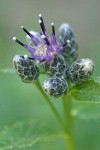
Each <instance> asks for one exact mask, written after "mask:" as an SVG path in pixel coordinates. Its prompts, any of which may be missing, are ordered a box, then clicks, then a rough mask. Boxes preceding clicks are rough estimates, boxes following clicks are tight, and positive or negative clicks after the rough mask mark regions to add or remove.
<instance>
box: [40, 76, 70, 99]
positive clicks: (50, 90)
mask: <svg viewBox="0 0 100 150" xmlns="http://www.w3.org/2000/svg"><path fill="white" fill-rule="evenodd" d="M43 88H44V91H45V92H46V93H47V94H48V95H50V96H54V97H59V96H63V95H65V94H67V93H68V90H69V88H68V84H67V82H66V80H65V79H61V78H59V77H53V78H49V79H48V80H46V81H44V85H43Z"/></svg>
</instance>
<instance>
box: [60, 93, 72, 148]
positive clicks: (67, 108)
mask: <svg viewBox="0 0 100 150" xmlns="http://www.w3.org/2000/svg"><path fill="white" fill-rule="evenodd" d="M63 105H64V112H65V117H66V144H67V147H68V150H75V142H74V137H73V116H72V115H71V95H70V94H68V95H67V96H64V97H63Z"/></svg>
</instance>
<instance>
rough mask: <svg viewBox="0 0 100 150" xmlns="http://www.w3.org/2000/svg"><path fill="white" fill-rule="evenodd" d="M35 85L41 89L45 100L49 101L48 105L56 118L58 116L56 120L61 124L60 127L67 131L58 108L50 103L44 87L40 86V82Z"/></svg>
mask: <svg viewBox="0 0 100 150" xmlns="http://www.w3.org/2000/svg"><path fill="white" fill-rule="evenodd" d="M35 85H36V87H37V88H38V89H39V91H40V93H41V94H42V95H43V97H44V99H45V100H46V101H47V103H48V104H49V106H50V107H51V109H52V111H53V113H54V114H55V116H56V118H57V120H58V122H59V123H60V125H61V126H62V128H63V129H64V130H65V126H64V123H63V121H62V118H61V117H60V115H59V113H58V112H57V110H56V108H55V107H54V105H53V104H52V102H51V101H50V99H49V97H48V96H47V95H46V94H45V92H44V90H43V89H42V87H41V85H40V82H39V81H38V82H37V83H36V84H35Z"/></svg>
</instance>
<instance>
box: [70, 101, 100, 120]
mask: <svg viewBox="0 0 100 150" xmlns="http://www.w3.org/2000/svg"><path fill="white" fill-rule="evenodd" d="M75 104H76V105H75ZM71 113H72V115H73V116H74V117H77V118H79V119H83V120H98V119H100V105H98V104H95V103H76V102H74V106H73V109H72V112H71Z"/></svg>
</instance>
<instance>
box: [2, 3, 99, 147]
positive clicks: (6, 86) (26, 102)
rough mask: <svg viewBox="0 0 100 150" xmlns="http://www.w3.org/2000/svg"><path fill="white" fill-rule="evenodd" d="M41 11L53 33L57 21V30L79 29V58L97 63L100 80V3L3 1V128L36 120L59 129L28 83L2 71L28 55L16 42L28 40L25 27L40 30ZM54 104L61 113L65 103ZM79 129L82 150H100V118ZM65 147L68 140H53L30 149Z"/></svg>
mask: <svg viewBox="0 0 100 150" xmlns="http://www.w3.org/2000/svg"><path fill="white" fill-rule="evenodd" d="M39 13H42V15H43V17H44V20H45V24H46V27H47V30H48V34H50V32H51V27H50V23H51V22H54V23H55V27H56V31H57V29H58V27H59V26H60V25H61V24H62V23H64V22H68V23H69V24H70V25H71V26H72V27H73V29H74V33H75V35H76V38H77V41H78V44H79V58H92V59H93V60H94V61H95V71H94V76H100V69H99V68H100V63H99V61H100V0H40V1H39V0H16V1H15V0H0V70H1V71H0V128H3V127H4V126H5V125H10V124H12V123H14V122H16V121H18V120H26V119H28V118H32V117H34V118H36V119H37V120H39V119H40V118H42V119H43V120H44V121H46V122H49V123H50V124H54V125H57V122H56V119H55V117H54V116H53V114H52V111H51V110H50V109H49V106H48V105H47V104H46V103H45V101H44V100H43V98H42V96H41V94H40V93H39V92H38V90H37V89H36V88H35V87H34V86H33V85H30V84H25V83H22V82H21V80H20V79H19V77H18V76H17V75H16V74H15V73H4V72H2V69H6V68H13V65H12V59H13V57H14V55H16V54H21V55H24V54H26V53H27V52H26V50H25V49H23V48H22V47H20V46H19V45H17V44H16V43H15V42H13V40H12V37H13V36H16V37H18V39H20V40H21V41H23V42H25V33H24V32H23V31H22V30H21V29H20V26H21V25H23V26H25V27H26V28H27V29H28V30H32V29H33V30H36V31H40V27H39V24H38V14H39ZM27 54H28V53H27ZM41 79H42V80H43V77H41ZM53 102H54V104H55V105H56V106H57V107H58V109H59V110H61V107H62V104H61V101H60V100H55V101H53ZM97 108H98V110H99V109H100V107H99V106H95V107H94V112H95V111H96V109H97ZM61 113H62V111H61ZM88 113H89V112H88V110H87V114H88ZM98 113H99V111H98ZM74 131H75V140H76V144H77V150H100V121H99V120H96V119H95V120H90V119H89V120H88V119H87V120H85V119H79V118H77V119H76V121H75V130H74ZM58 143H59V144H58ZM63 145H64V143H63V141H62V140H59V141H51V142H47V143H46V144H43V143H39V144H35V145H34V147H33V148H29V150H30V149H34V150H42V149H43V150H44V149H45V150H46V149H48V150H51V149H52V150H56V149H57V150H61V149H64V147H63ZM25 150H26V149H25ZM27 150H28V148H27Z"/></svg>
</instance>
